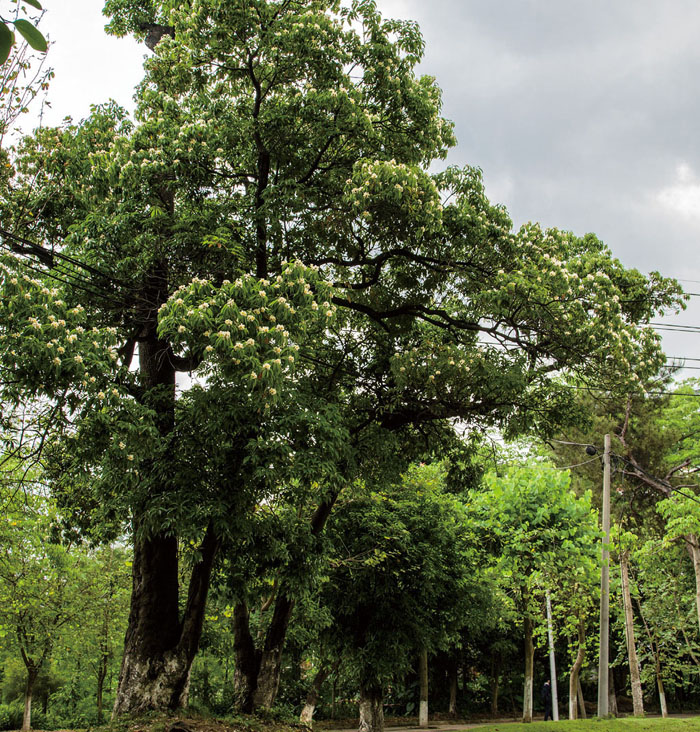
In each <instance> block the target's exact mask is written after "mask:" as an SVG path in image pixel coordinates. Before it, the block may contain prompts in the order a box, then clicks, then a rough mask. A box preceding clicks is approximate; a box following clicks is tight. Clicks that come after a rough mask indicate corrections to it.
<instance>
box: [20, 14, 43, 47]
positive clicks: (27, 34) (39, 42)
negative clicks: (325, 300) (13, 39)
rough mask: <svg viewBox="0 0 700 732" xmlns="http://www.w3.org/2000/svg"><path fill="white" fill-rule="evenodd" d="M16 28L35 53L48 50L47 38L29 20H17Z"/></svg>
mask: <svg viewBox="0 0 700 732" xmlns="http://www.w3.org/2000/svg"><path fill="white" fill-rule="evenodd" d="M15 28H16V29H17V30H18V31H19V32H20V33H21V34H22V36H24V39H25V40H26V41H27V43H28V44H29V45H30V46H31V47H32V48H33V49H34V50H35V51H42V52H45V51H46V49H47V48H48V45H47V43H46V38H44V36H43V35H42V33H41V31H39V30H38V29H37V28H35V27H34V26H33V25H32V24H31V23H30V22H29V21H28V20H25V19H24V18H20V19H19V20H16V21H15Z"/></svg>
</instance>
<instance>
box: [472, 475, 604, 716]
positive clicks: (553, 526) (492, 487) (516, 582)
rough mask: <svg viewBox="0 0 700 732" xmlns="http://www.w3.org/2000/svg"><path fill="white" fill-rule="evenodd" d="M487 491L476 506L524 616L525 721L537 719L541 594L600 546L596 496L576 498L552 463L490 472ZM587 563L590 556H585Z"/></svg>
mask: <svg viewBox="0 0 700 732" xmlns="http://www.w3.org/2000/svg"><path fill="white" fill-rule="evenodd" d="M486 487H487V490H486V491H484V492H482V493H479V494H476V495H475V496H474V498H473V503H472V510H474V512H475V513H476V515H477V516H478V517H479V521H480V523H481V528H482V531H483V532H484V534H485V536H486V537H487V538H488V540H489V541H490V542H491V544H492V545H493V547H494V548H493V551H494V553H495V556H496V562H497V565H498V568H499V574H500V576H501V577H502V581H505V582H507V584H508V585H509V591H510V592H511V593H512V595H513V597H514V600H515V603H516V607H517V609H518V612H519V613H520V615H521V617H522V619H523V634H524V643H525V690H524V694H523V721H525V722H529V721H532V703H533V671H534V669H533V658H534V643H533V633H534V627H535V624H536V622H537V618H538V616H539V617H541V613H540V612H539V609H540V607H541V603H540V602H538V598H537V596H538V593H541V592H542V589H541V588H542V586H543V584H544V583H546V582H547V580H549V582H552V583H553V581H554V578H556V577H559V576H566V575H567V574H568V573H570V572H572V571H574V572H575V570H576V568H577V567H578V566H580V564H581V558H582V557H588V558H591V557H593V556H594V555H595V552H596V550H597V540H598V538H599V531H598V527H597V522H596V520H595V515H594V514H593V513H592V512H591V506H590V496H583V497H581V498H576V496H575V495H574V494H573V493H572V492H571V491H570V477H569V475H568V473H566V472H562V471H559V470H557V469H555V468H551V467H546V466H533V467H523V468H513V469H510V470H508V471H507V472H506V473H505V474H504V475H503V476H496V475H494V474H487V476H486ZM584 563H585V560H584Z"/></svg>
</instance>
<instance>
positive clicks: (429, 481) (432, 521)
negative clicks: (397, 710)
mask: <svg viewBox="0 0 700 732" xmlns="http://www.w3.org/2000/svg"><path fill="white" fill-rule="evenodd" d="M442 481H443V475H442V471H441V468H440V467H439V466H424V465H421V466H414V467H412V468H411V469H410V470H409V471H408V473H407V474H406V475H405V476H404V480H403V482H402V483H401V485H399V486H395V487H393V488H388V489H385V490H382V491H377V492H369V491H366V490H358V492H357V493H356V494H355V495H354V496H353V497H352V498H351V499H350V500H347V501H346V502H344V503H343V504H342V505H341V506H339V507H338V510H337V513H336V514H335V516H334V518H333V520H332V525H331V527H330V537H329V538H330V541H331V542H332V544H333V545H334V558H333V559H332V560H331V567H332V570H331V572H330V576H329V578H328V581H327V582H325V583H324V584H323V586H322V602H323V604H324V605H325V606H326V607H327V608H328V611H329V612H330V616H331V618H332V621H331V624H330V626H329V628H328V630H327V631H326V633H325V634H324V637H323V638H324V640H323V643H324V644H325V645H327V646H328V647H330V648H332V649H333V655H336V654H338V655H342V656H343V657H344V658H345V659H346V664H345V667H344V673H345V674H346V675H347V674H352V675H353V677H354V678H355V679H357V680H359V681H361V682H362V683H363V684H367V685H372V684H374V685H376V684H378V685H380V686H382V685H384V684H386V683H387V682H388V681H390V680H391V679H395V678H397V677H400V675H401V673H402V672H404V671H405V670H406V669H407V668H409V667H410V666H412V665H413V663H414V661H415V658H416V657H417V654H418V652H419V651H420V649H422V648H427V649H428V650H429V652H431V653H434V652H436V651H438V650H439V649H443V648H447V647H448V646H449V644H450V643H451V642H453V641H454V639H455V638H456V635H457V633H458V632H459V630H460V629H461V628H463V627H465V626H470V627H472V628H474V627H476V626H477V623H478V622H479V620H478V619H479V617H480V609H481V606H482V604H483V602H484V598H485V597H487V596H488V593H489V584H488V582H487V581H486V579H485V578H484V577H483V576H482V575H481V573H480V572H479V567H478V563H479V559H478V555H477V551H476V547H475V538H474V535H473V534H472V532H471V529H470V524H469V520H468V517H467V514H466V513H465V511H464V509H463V507H462V506H461V504H460V503H459V502H458V501H456V500H455V499H454V498H453V497H452V496H449V495H446V494H445V493H444V492H443V488H442Z"/></svg>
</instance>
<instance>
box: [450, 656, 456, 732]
mask: <svg viewBox="0 0 700 732" xmlns="http://www.w3.org/2000/svg"><path fill="white" fill-rule="evenodd" d="M449 674H450V706H449V715H450V717H452V719H456V718H457V686H458V684H457V682H458V669H457V662H456V661H452V662H451V663H450V670H449Z"/></svg>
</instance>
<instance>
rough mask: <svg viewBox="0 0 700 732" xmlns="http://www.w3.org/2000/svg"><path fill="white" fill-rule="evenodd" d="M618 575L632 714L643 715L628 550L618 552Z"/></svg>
mask: <svg viewBox="0 0 700 732" xmlns="http://www.w3.org/2000/svg"><path fill="white" fill-rule="evenodd" d="M620 576H621V579H622V601H623V604H624V608H625V635H626V638H627V657H628V658H629V666H630V680H631V684H632V706H633V709H634V716H635V717H641V716H643V715H644V698H643V695H642V681H641V677H640V673H639V661H638V660H637V648H636V645H635V639H634V618H633V614H632V597H631V595H630V580H629V550H624V551H622V552H621V553H620Z"/></svg>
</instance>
